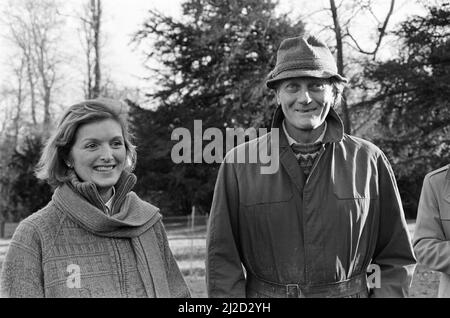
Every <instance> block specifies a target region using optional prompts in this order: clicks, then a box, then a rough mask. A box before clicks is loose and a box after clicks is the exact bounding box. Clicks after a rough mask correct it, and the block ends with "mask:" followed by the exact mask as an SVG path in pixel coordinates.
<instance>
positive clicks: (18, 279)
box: [0, 221, 45, 298]
mask: <svg viewBox="0 0 450 318" xmlns="http://www.w3.org/2000/svg"><path fill="white" fill-rule="evenodd" d="M0 295H1V297H8V298H9V297H11V298H21V297H23V298H41V297H44V296H45V295H44V286H43V271H42V248H41V239H40V235H39V232H38V229H37V228H36V227H35V226H34V225H33V224H32V223H29V222H28V221H22V222H21V223H20V224H19V226H18V227H17V229H16V231H15V232H14V235H13V237H12V239H11V242H10V245H9V248H8V252H7V253H6V258H5V261H4V262H3V266H2V270H1V274H0Z"/></svg>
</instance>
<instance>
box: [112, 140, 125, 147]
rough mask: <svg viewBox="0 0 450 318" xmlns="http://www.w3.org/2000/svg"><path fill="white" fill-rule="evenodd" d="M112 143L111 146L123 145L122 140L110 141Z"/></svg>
mask: <svg viewBox="0 0 450 318" xmlns="http://www.w3.org/2000/svg"><path fill="white" fill-rule="evenodd" d="M112 145H113V147H122V145H123V142H122V141H119V140H118V141H114V142H113V143H112Z"/></svg>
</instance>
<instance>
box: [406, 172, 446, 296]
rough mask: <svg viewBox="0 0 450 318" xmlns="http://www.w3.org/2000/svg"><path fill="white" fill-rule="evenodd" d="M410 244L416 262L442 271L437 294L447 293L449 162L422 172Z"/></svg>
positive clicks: (443, 294)
mask: <svg viewBox="0 0 450 318" xmlns="http://www.w3.org/2000/svg"><path fill="white" fill-rule="evenodd" d="M413 245H414V252H415V254H416V257H417V261H418V263H419V264H422V265H424V266H426V267H427V268H429V269H431V270H434V271H438V272H441V280H440V284H439V291H438V297H445V298H447V297H450V165H447V166H445V167H442V168H440V169H438V170H435V171H433V172H431V173H429V174H427V175H426V176H425V180H424V182H423V187H422V194H421V196H420V201H419V210H418V213H417V221H416V229H415V231H414V238H413Z"/></svg>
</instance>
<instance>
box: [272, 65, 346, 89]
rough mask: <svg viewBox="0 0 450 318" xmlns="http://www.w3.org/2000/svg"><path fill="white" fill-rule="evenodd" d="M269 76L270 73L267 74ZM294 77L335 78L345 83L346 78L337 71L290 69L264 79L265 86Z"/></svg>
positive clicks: (273, 85)
mask: <svg viewBox="0 0 450 318" xmlns="http://www.w3.org/2000/svg"><path fill="white" fill-rule="evenodd" d="M269 77H271V75H269ZM295 77H316V78H333V77H334V78H337V79H338V80H340V81H342V82H344V83H347V82H348V80H347V79H346V78H345V77H343V76H341V75H339V74H337V73H331V72H327V71H323V70H298V69H297V70H291V71H284V72H281V73H280V74H278V75H277V76H276V77H274V78H270V79H268V80H267V81H266V86H267V87H268V88H272V89H275V88H276V83H277V82H279V81H281V80H285V79H288V78H295Z"/></svg>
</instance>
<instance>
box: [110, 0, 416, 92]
mask: <svg viewBox="0 0 450 318" xmlns="http://www.w3.org/2000/svg"><path fill="white" fill-rule="evenodd" d="M344 1H345V0H344ZM336 2H337V3H339V2H340V1H336ZM374 2H375V3H376V5H375V6H374V7H375V14H376V15H377V16H378V17H379V19H383V18H384V16H385V14H386V13H387V11H388V8H389V4H390V0H376V1H374ZM104 3H105V31H106V37H107V39H106V40H107V46H108V48H105V54H106V59H107V60H108V61H109V62H108V67H109V68H111V74H112V76H113V77H114V78H115V79H119V78H120V79H121V81H123V82H126V83H130V84H132V85H138V86H141V85H145V84H144V82H143V81H142V80H140V79H139V78H141V77H143V76H145V75H148V73H147V72H146V70H145V69H144V68H143V56H142V52H141V51H139V50H134V51H133V50H132V46H130V45H129V41H130V38H131V35H132V34H133V32H135V31H136V30H138V29H139V27H140V25H141V24H142V21H144V20H145V17H146V12H147V10H148V9H157V10H159V11H161V12H163V13H165V14H169V15H172V16H174V17H180V16H181V3H182V1H181V0H151V1H148V0H114V1H104ZM328 3H329V0H315V1H311V0H280V7H279V11H280V13H281V12H283V13H289V14H290V16H291V17H292V18H298V17H301V18H302V19H303V20H304V21H306V22H307V28H308V29H309V30H310V31H311V32H315V33H317V32H318V33H319V35H320V34H323V36H324V37H325V38H328V37H329V36H330V35H329V31H323V27H322V25H321V24H322V23H324V22H323V20H328V19H329V16H328V13H325V12H317V10H318V8H322V7H324V6H328ZM422 11H423V10H422V7H421V6H419V5H417V4H416V2H415V1H414V0H396V11H395V14H394V15H393V16H392V18H391V21H390V24H389V26H394V25H396V24H397V23H399V22H400V21H402V20H403V19H404V18H405V17H406V16H407V15H409V14H415V13H417V14H419V13H420V12H422ZM311 12H316V13H314V14H312V15H311V14H310V13H311ZM374 23H375V22H374V20H373V19H370V18H369V19H367V17H362V16H361V17H359V21H357V22H356V26H355V27H354V28H353V29H352V32H353V33H355V37H356V38H358V39H360V41H361V44H362V45H363V44H367V45H366V47H365V48H367V49H368V50H369V49H371V48H372V46H371V44H372V42H370V34H368V33H367V30H370V29H373V26H374Z"/></svg>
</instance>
